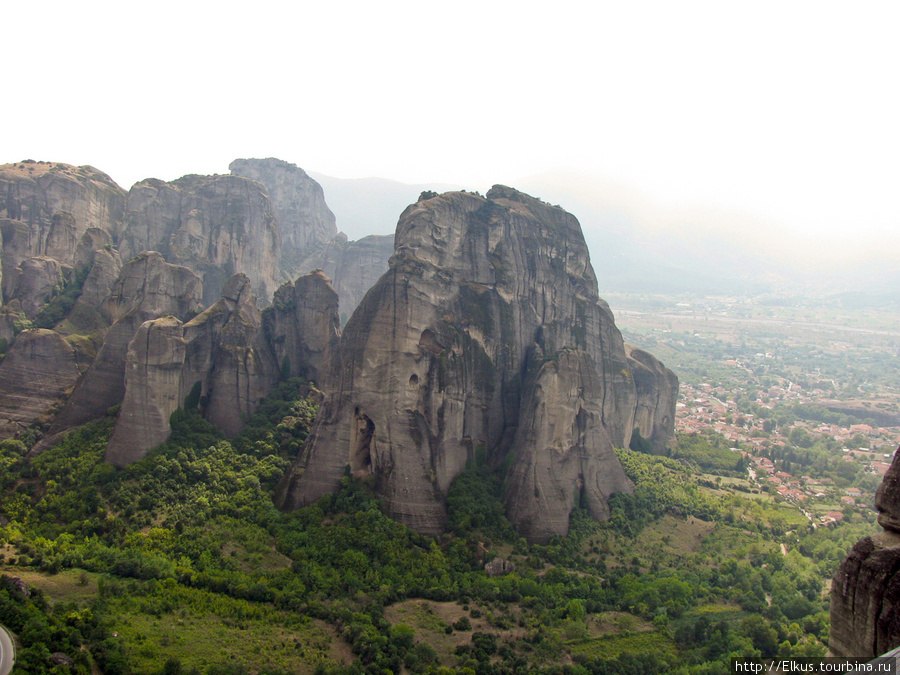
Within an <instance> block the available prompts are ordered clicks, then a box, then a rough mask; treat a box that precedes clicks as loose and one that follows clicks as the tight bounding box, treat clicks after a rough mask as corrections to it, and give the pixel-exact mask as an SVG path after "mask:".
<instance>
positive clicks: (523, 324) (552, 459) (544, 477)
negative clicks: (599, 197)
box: [277, 186, 674, 541]
mask: <svg viewBox="0 0 900 675" xmlns="http://www.w3.org/2000/svg"><path fill="white" fill-rule="evenodd" d="M333 377H334V381H333V383H332V390H333V393H332V394H331V395H330V396H329V397H328V398H327V399H326V401H325V403H324V404H323V406H322V408H321V410H320V415H319V418H318V420H317V422H316V427H315V429H314V430H313V433H312V434H311V437H310V441H309V443H308V444H307V446H306V448H305V450H304V451H303V453H301V456H300V457H299V458H298V459H297V461H296V462H295V464H294V466H293V467H292V470H291V472H290V473H289V474H288V475H287V476H286V477H285V479H284V480H283V481H282V484H281V486H280V488H279V492H278V495H277V499H278V501H279V503H280V504H281V505H282V507H284V508H294V507H297V506H300V505H302V504H306V503H308V502H310V501H312V500H315V499H317V498H318V497H320V496H321V495H323V494H325V493H328V492H330V491H333V490H335V489H336V488H337V487H338V484H339V481H340V478H341V475H342V474H343V471H344V468H345V467H346V466H349V467H350V470H351V471H352V472H353V473H354V474H356V475H361V476H365V475H369V474H373V475H374V477H375V485H376V488H377V490H378V492H379V493H380V494H381V496H382V497H383V499H384V503H385V507H386V509H387V511H388V513H390V514H391V515H392V516H394V517H395V518H397V519H398V520H400V521H401V522H404V523H406V524H408V525H410V526H411V527H413V528H415V529H416V530H418V531H420V532H425V533H430V534H435V533H438V532H440V531H441V530H442V529H443V525H444V520H445V511H444V509H445V507H444V498H445V496H446V493H447V490H448V488H449V486H450V483H451V481H452V480H453V478H454V477H455V476H456V475H457V474H458V473H459V472H460V471H462V470H463V469H464V468H465V466H466V464H467V463H468V462H470V461H472V460H473V459H474V457H475V455H476V452H478V451H484V452H485V453H486V455H487V458H488V461H489V462H491V463H492V464H493V465H494V466H498V467H499V466H501V465H507V464H508V466H509V469H508V471H507V476H506V477H507V480H506V485H507V489H506V495H505V496H506V501H507V508H508V513H509V515H510V518H511V520H512V521H513V523H514V525H516V527H517V528H518V529H519V530H520V532H522V533H523V534H524V535H525V536H527V537H528V538H529V539H531V540H533V541H546V540H547V539H548V538H549V537H550V536H552V535H553V534H563V533H565V532H566V531H567V529H568V518H569V514H570V512H571V510H572V509H573V508H574V506H575V505H576V504H577V503H582V504H584V505H586V507H587V508H588V509H589V511H590V512H591V513H592V514H593V515H594V516H595V517H597V518H603V517H604V516H605V515H606V514H607V512H608V511H607V506H606V500H607V498H608V497H609V495H610V494H611V493H613V492H616V491H628V490H630V489H631V486H630V483H629V481H628V479H627V478H626V477H625V474H624V472H623V471H622V468H621V466H620V465H619V462H618V460H617V459H616V456H615V454H614V452H613V447H614V446H619V447H622V446H627V445H628V442H629V440H630V437H631V432H632V428H633V424H634V422H635V413H636V408H637V405H638V401H639V397H638V394H637V392H636V389H635V383H634V379H633V376H632V363H631V362H630V361H629V359H628V356H627V354H626V351H625V346H624V343H623V341H622V337H621V335H620V333H619V331H618V330H617V329H616V327H615V324H614V322H613V317H612V313H611V312H610V310H609V307H608V306H607V305H606V303H605V302H603V301H602V300H601V299H600V298H599V297H598V294H597V281H596V277H595V276H594V272H593V269H592V268H591V265H590V261H589V258H588V251H587V247H586V246H585V243H584V238H583V236H582V233H581V228H580V226H579V224H578V221H577V220H576V219H575V218H574V217H573V216H571V215H570V214H568V213H566V212H565V211H563V210H562V209H559V208H556V207H552V206H549V205H547V204H545V203H543V202H540V201H539V200H536V199H533V198H531V197H528V196H527V195H524V194H521V193H519V192H516V191H515V190H512V189H510V188H506V187H502V186H495V187H494V188H493V189H492V190H491V191H490V192H489V193H488V194H487V198H484V197H481V196H479V195H475V194H469V193H463V192H457V193H447V194H444V195H440V196H434V197H431V198H428V197H427V195H423V198H422V199H420V201H419V202H418V203H417V204H414V205H412V206H410V207H409V208H408V209H406V211H405V212H404V213H403V215H402V216H401V218H400V221H399V223H398V225H397V232H396V248H395V253H394V255H393V256H392V258H391V260H390V269H389V271H388V272H387V273H386V274H385V275H384V276H383V277H381V279H380V280H379V281H378V282H377V283H376V284H375V286H374V287H373V288H372V289H371V290H370V291H369V293H368V294H367V295H366V297H365V298H364V299H363V301H362V303H361V304H360V306H359V307H358V308H357V310H356V312H355V313H354V314H353V316H352V317H351V318H350V321H349V322H348V324H347V326H346V329H345V331H344V334H343V337H342V340H341V355H340V360H339V363H338V364H337V365H336V368H335V372H334V373H333ZM665 381H666V382H668V383H669V385H668V386H671V384H673V382H674V380H672V379H669V378H668V377H667V378H666V379H665ZM670 396H674V393H671V394H670ZM654 419H655V418H654ZM660 419H661V418H660ZM654 423H655V422H654ZM673 423H674V420H671V421H670V422H669V424H670V429H671V424H673ZM662 426H665V425H664V424H663V425H662ZM670 433H671V432H670Z"/></svg>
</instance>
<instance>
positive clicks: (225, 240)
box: [119, 175, 281, 307]
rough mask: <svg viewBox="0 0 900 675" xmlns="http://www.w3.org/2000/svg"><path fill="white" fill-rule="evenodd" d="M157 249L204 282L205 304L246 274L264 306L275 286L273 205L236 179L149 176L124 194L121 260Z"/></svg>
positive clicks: (277, 247)
mask: <svg viewBox="0 0 900 675" xmlns="http://www.w3.org/2000/svg"><path fill="white" fill-rule="evenodd" d="M144 250H153V251H159V252H160V253H161V254H162V255H163V257H164V258H165V259H166V261H168V262H170V263H173V264H176V265H182V266H184V267H187V268H189V269H191V270H193V271H194V272H196V273H197V275H199V276H200V278H201V279H202V281H203V305H204V306H207V307H208V306H209V305H211V304H213V303H214V302H215V301H216V300H218V299H219V297H220V296H221V294H222V289H223V287H224V285H225V282H226V281H227V280H228V279H229V278H230V277H231V276H232V275H234V274H236V273H244V274H246V275H247V277H248V278H249V279H250V282H251V283H252V285H253V291H254V293H255V294H256V295H257V297H259V298H260V300H261V301H263V302H266V303H267V302H268V301H269V299H271V297H272V293H273V292H274V291H275V288H276V287H277V285H278V284H277V275H278V266H279V258H280V255H281V242H280V239H279V236H278V231H277V230H276V227H275V214H274V211H273V209H272V204H271V202H270V201H269V197H268V196H267V194H266V191H265V189H264V188H263V186H262V185H260V184H259V183H257V182H256V181H253V180H250V179H248V178H243V177H240V176H227V175H226V176H184V177H183V178H179V179H178V180H175V181H172V182H171V183H166V182H163V181H161V180H156V179H149V180H145V181H141V182H140V183H137V184H136V185H134V186H133V187H132V188H131V190H130V191H129V193H128V201H127V210H126V214H125V231H124V233H123V235H122V242H121V244H120V248H119V252H120V254H121V256H122V259H123V260H127V259H128V258H129V257H131V256H133V255H136V254H137V253H138V252H140V251H144Z"/></svg>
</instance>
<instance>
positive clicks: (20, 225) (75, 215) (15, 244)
mask: <svg viewBox="0 0 900 675" xmlns="http://www.w3.org/2000/svg"><path fill="white" fill-rule="evenodd" d="M124 210H125V192H124V191H123V190H122V188H120V187H119V186H118V185H116V184H115V183H114V182H113V181H112V179H111V178H110V177H109V176H107V175H106V174H105V173H102V172H100V171H98V170H97V169H95V168H93V167H90V166H80V167H74V166H70V165H68V164H57V163H52V162H33V161H26V162H17V163H15V164H4V165H2V166H0V232H2V235H3V256H2V268H3V269H2V272H3V276H7V275H8V274H10V273H11V271H12V270H13V269H15V268H16V267H17V266H18V265H19V263H21V262H22V260H24V259H25V258H30V257H33V256H48V257H50V258H54V259H55V260H57V261H58V262H59V263H60V264H62V265H69V266H73V265H75V263H76V251H77V250H78V247H79V244H81V241H82V239H83V238H84V237H85V236H88V237H91V234H89V230H99V231H102V232H104V233H106V234H107V235H108V237H109V239H110V240H111V241H116V240H118V237H119V234H120V233H121V228H122V217H123V214H124Z"/></svg>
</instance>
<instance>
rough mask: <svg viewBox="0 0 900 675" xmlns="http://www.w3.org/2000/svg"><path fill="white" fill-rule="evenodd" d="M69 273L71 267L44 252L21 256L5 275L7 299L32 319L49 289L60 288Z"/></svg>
mask: <svg viewBox="0 0 900 675" xmlns="http://www.w3.org/2000/svg"><path fill="white" fill-rule="evenodd" d="M71 273H72V268H71V267H69V266H68V265H66V266H63V265H60V264H59V262H58V261H57V260H55V259H53V258H50V257H48V256H45V255H39V256H34V257H32V258H25V260H23V261H22V262H21V263H19V266H18V267H16V269H14V270H12V274H11V275H10V274H7V275H6V278H7V280H8V281H9V282H10V297H9V302H10V304H12V303H15V304H16V305H17V307H18V308H20V309H21V310H22V312H23V313H24V314H25V316H26V317H27V318H28V319H33V318H34V317H36V316H37V315H38V313H39V312H40V311H41V308H42V307H43V306H44V305H46V304H47V302H48V301H49V300H50V298H51V297H52V295H53V293H54V292H55V291H59V290H61V289H62V287H63V285H64V283H65V281H66V279H67V278H68V277H70V276H71Z"/></svg>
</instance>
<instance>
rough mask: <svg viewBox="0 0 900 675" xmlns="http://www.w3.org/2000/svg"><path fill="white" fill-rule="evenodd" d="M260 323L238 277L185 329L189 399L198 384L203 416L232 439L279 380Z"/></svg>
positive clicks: (184, 376) (248, 290)
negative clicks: (220, 296)
mask: <svg viewBox="0 0 900 675" xmlns="http://www.w3.org/2000/svg"><path fill="white" fill-rule="evenodd" d="M261 324H262V318H261V316H260V311H259V309H258V308H257V305H256V298H255V297H254V296H253V293H252V288H251V284H250V281H249V279H248V278H247V277H246V276H245V275H243V274H236V275H234V276H233V277H232V278H231V279H229V281H228V283H227V284H226V285H225V288H224V289H223V291H222V298H221V299H220V300H218V301H217V302H216V303H215V304H214V305H213V306H212V307H209V308H208V309H206V310H205V311H203V312H202V313H201V314H198V315H197V316H196V317H194V318H193V319H191V321H189V322H187V323H186V324H185V325H184V340H185V343H186V354H185V364H184V372H183V374H182V382H183V391H184V395H187V393H189V392H190V391H191V389H193V387H194V386H195V385H196V384H197V383H199V384H200V391H199V393H200V397H201V400H202V401H203V402H204V403H203V404H202V405H201V412H202V413H203V416H204V417H205V418H206V419H207V420H209V421H210V422H211V423H212V424H214V425H215V426H216V427H218V428H219V429H221V430H222V431H223V432H224V433H225V434H226V435H228V436H234V435H235V434H237V433H238V432H239V431H240V430H241V429H242V428H243V426H244V420H245V419H246V418H247V417H249V416H250V415H251V414H253V412H254V411H255V410H256V407H257V406H258V405H259V403H260V401H261V400H262V399H263V398H265V397H266V395H268V393H269V392H270V391H271V389H272V387H273V386H274V385H275V383H276V382H277V381H278V370H277V366H276V365H275V363H274V360H273V359H271V358H270V357H269V354H270V352H269V350H268V348H267V347H266V346H264V343H263V338H262V335H261V331H260V326H261Z"/></svg>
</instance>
